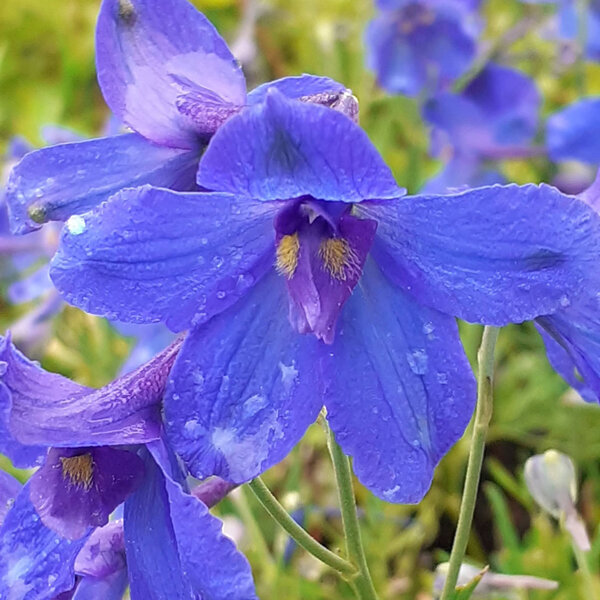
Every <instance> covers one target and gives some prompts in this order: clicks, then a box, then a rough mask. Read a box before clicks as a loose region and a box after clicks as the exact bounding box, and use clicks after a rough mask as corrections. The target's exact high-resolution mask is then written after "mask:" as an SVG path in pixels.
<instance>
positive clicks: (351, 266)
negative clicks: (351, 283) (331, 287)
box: [319, 238, 360, 281]
mask: <svg viewBox="0 0 600 600" xmlns="http://www.w3.org/2000/svg"><path fill="white" fill-rule="evenodd" d="M319 256H320V257H321V260H322V261H323V266H324V267H325V268H326V269H327V271H329V274H330V275H331V276H332V277H333V278H335V279H339V280H340V281H346V279H347V277H348V276H349V275H351V274H352V273H353V272H355V271H356V269H359V268H360V267H359V264H358V257H357V256H356V253H355V252H354V250H352V248H351V247H350V244H349V243H348V242H347V241H346V240H345V239H343V238H329V239H327V240H324V241H323V242H321V246H320V247H319Z"/></svg>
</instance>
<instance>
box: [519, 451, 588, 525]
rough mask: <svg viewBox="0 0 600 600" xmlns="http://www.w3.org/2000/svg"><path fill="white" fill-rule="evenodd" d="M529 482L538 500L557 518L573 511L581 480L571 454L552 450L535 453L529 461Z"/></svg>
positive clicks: (526, 468)
mask: <svg viewBox="0 0 600 600" xmlns="http://www.w3.org/2000/svg"><path fill="white" fill-rule="evenodd" d="M525 483H526V484H527V488H528V489H529V492H530V493H531V495H532V496H533V498H534V500H535V501H536V502H537V503H538V504H539V505H540V506H541V507H542V508H543V509H544V510H545V511H546V512H548V513H550V514H551V515H552V516H553V517H555V518H556V519H559V518H560V517H561V515H563V514H570V513H571V512H572V511H573V508H574V506H575V502H576V501H577V483H576V479H575V466H574V465H573V461H572V460H571V459H570V458H569V457H568V456H567V455H565V454H561V453H560V452H557V451H556V450H548V451H547V452H544V454H536V455H535V456H532V457H531V458H529V459H528V460H527V462H526V463H525Z"/></svg>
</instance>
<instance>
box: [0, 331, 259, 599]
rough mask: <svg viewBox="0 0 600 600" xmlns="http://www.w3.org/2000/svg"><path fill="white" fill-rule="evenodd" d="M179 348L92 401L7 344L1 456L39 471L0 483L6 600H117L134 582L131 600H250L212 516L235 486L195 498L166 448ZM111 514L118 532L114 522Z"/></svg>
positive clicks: (238, 562)
mask: <svg viewBox="0 0 600 600" xmlns="http://www.w3.org/2000/svg"><path fill="white" fill-rule="evenodd" d="M179 346H180V341H177V342H176V343H174V344H173V345H172V346H171V347H170V348H169V349H168V350H166V351H165V352H163V353H162V354H161V355H159V356H157V357H155V358H154V359H153V360H152V361H151V362H150V363H148V364H147V365H144V366H143V367H141V368H140V369H138V370H137V371H136V372H134V373H132V374H130V375H127V376H124V377H122V378H120V379H118V380H116V381H115V382H113V383H111V384H109V385H108V386H106V387H105V388H102V389H100V390H89V389H87V388H83V387H82V386H78V385H77V384H75V383H73V382H71V381H70V380H68V379H66V378H64V377H61V376H59V375H55V374H51V373H47V372H45V371H43V370H42V369H41V368H40V367H38V366H37V365H35V364H34V363H31V362H30V361H28V360H27V359H26V358H25V357H24V356H23V355H21V354H20V353H19V352H18V351H17V350H16V349H15V348H14V347H13V346H12V345H11V344H10V341H9V340H6V339H5V340H3V343H2V352H1V354H0V357H1V359H2V363H1V364H2V365H3V372H2V377H1V379H0V394H1V401H2V405H1V408H2V416H3V419H2V427H3V431H2V438H1V440H2V451H3V452H4V453H6V454H7V455H8V456H9V457H11V459H12V460H13V462H14V463H15V464H18V465H21V466H23V465H32V464H36V463H39V462H40V461H43V464H42V466H41V467H40V468H39V469H38V470H37V471H36V472H35V473H34V475H33V476H32V477H31V479H30V480H29V481H28V482H27V483H26V484H25V486H24V487H23V488H22V489H21V490H20V491H19V490H17V489H16V486H15V485H14V484H12V482H10V480H7V481H6V482H5V481H4V479H3V480H2V482H0V496H1V497H0V500H4V507H6V500H8V499H12V500H11V504H12V506H11V507H10V508H9V510H5V511H4V512H5V513H6V516H5V518H4V522H3V524H2V526H1V527H0V597H2V598H8V599H11V598H15V599H16V598H19V599H25V600H27V599H29V598H32V599H33V598H35V599H36V600H45V599H48V600H50V599H54V598H56V597H57V595H58V594H60V593H63V592H68V591H72V592H74V595H73V598H74V599H77V598H81V599H83V598H86V597H89V596H86V595H85V594H86V593H87V594H91V593H92V592H94V593H96V594H100V593H101V592H103V593H104V594H105V595H100V596H97V597H102V598H103V600H109V599H111V600H112V598H114V599H115V600H116V599H117V598H121V596H122V594H123V591H124V587H125V585H126V584H127V583H129V585H130V593H131V598H132V600H149V599H157V600H167V599H170V598H196V597H202V598H211V599H212V598H214V599H221V598H222V599H229V598H235V599H236V600H237V599H240V600H245V599H252V598H255V594H254V591H253V583H252V577H251V573H250V569H249V566H248V564H247V562H246V560H245V559H244V557H243V556H242V555H241V554H239V553H238V552H237V551H236V550H235V548H234V546H233V544H232V542H231V541H230V540H228V539H227V538H225V537H224V536H223V535H222V534H221V531H220V529H221V526H220V523H219V521H218V520H217V519H215V518H214V517H212V516H211V515H210V513H209V512H208V507H209V506H210V505H212V504H214V503H215V502H217V501H218V500H219V499H220V498H222V497H223V496H224V495H225V494H226V493H227V492H228V491H229V489H230V486H228V485H224V484H223V483H222V482H220V484H219V485H214V484H213V483H212V482H210V481H209V482H208V485H207V487H206V489H203V487H202V484H201V487H199V488H197V489H195V490H193V492H194V493H193V494H191V493H190V490H189V486H188V485H187V482H186V479H185V473H183V472H182V471H180V469H179V467H178V463H177V459H176V458H175V457H174V456H173V455H172V454H171V453H170V451H169V449H168V448H167V447H165V446H164V444H163V443H162V442H161V441H160V436H161V417H160V400H161V398H162V393H163V390H164V386H165V383H166V380H167V374H168V372H169V369H170V368H171V365H172V363H173V359H174V358H175V356H176V354H177V352H178V350H179ZM106 444H110V445H108V446H107V445H106ZM144 444H146V446H144ZM48 446H51V447H50V448H49V449H48ZM59 446H60V447H59ZM217 483H219V482H217ZM121 505H122V506H121ZM115 511H116V513H115ZM113 513H114V514H116V516H117V517H119V516H121V517H122V522H121V521H110V522H109V517H110V515H111V514H113ZM99 552H102V557H100V558H99V557H98V553H99ZM125 562H126V574H125V573H124V569H125ZM75 575H77V579H75V577H74V576H75ZM109 594H110V595H109Z"/></svg>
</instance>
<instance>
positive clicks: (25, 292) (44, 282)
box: [8, 264, 52, 304]
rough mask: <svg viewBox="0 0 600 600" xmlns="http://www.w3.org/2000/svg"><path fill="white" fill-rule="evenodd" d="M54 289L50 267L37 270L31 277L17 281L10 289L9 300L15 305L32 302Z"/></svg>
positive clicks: (45, 266) (46, 266)
mask: <svg viewBox="0 0 600 600" xmlns="http://www.w3.org/2000/svg"><path fill="white" fill-rule="evenodd" d="M50 289H52V281H51V280H50V275H49V271H48V265H47V264H46V265H44V266H43V267H41V268H40V269H37V270H35V271H34V272H33V273H32V274H31V275H28V276H27V277H25V278H24V279H21V280H19V281H16V282H15V283H13V284H12V285H11V286H10V287H9V288H8V298H9V300H10V301H11V302H12V303H13V304H22V303H24V302H31V301H32V300H35V299H36V298H39V297H40V296H41V295H42V294H44V293H45V292H47V291H48V290H50Z"/></svg>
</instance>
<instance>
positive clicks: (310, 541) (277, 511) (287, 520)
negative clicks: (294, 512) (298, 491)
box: [248, 477, 356, 576]
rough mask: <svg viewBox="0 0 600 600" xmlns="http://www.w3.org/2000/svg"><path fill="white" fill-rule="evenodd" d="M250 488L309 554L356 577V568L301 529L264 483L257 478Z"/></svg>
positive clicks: (345, 573) (272, 515) (250, 484)
mask: <svg viewBox="0 0 600 600" xmlns="http://www.w3.org/2000/svg"><path fill="white" fill-rule="evenodd" d="M248 487H249V488H250V489H251V490H252V491H253V492H254V494H255V495H256V497H257V498H258V500H259V502H260V503H261V504H262V505H263V506H264V508H265V510H266V511H267V512H268V513H269V514H270V515H271V517H273V519H274V520H275V521H276V522H277V523H278V524H279V525H280V526H281V527H282V528H283V529H285V531H287V532H288V534H289V535H290V537H291V538H292V539H293V540H294V541H295V542H296V543H297V544H298V545H299V546H302V548H304V549H305V550H306V551H307V552H309V553H310V554H312V555H313V556H314V557H315V558H317V559H318V560H320V561H321V562H322V563H325V564H326V565H327V566H329V567H331V568H332V569H335V570H336V571H339V572H340V573H343V574H344V575H350V576H352V575H354V574H355V573H356V567H355V566H354V565H353V564H351V563H350V562H348V561H347V560H344V559H343V558H342V557H341V556H338V555H337V554H334V553H333V552H332V551H331V550H328V549H327V548H325V546H323V545H321V544H319V542H317V540H315V539H314V538H313V537H312V536H311V535H310V534H309V533H308V532H307V531H306V530H305V529H304V528H302V527H300V525H298V523H296V521H294V519H292V517H291V516H290V515H289V514H288V512H287V511H286V510H285V508H283V506H281V504H280V503H279V501H278V500H277V498H275V496H274V495H273V494H272V492H271V490H269V488H268V487H267V486H266V485H265V483H264V481H263V480H262V479H261V478H260V477H257V478H256V479H253V480H252V481H251V482H250V483H249V484H248Z"/></svg>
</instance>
